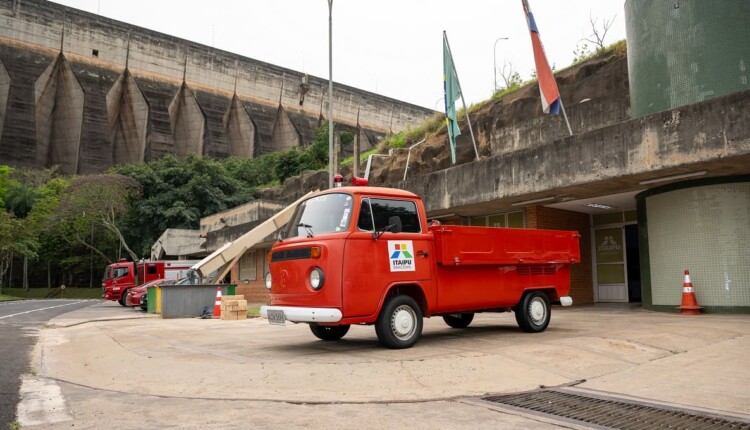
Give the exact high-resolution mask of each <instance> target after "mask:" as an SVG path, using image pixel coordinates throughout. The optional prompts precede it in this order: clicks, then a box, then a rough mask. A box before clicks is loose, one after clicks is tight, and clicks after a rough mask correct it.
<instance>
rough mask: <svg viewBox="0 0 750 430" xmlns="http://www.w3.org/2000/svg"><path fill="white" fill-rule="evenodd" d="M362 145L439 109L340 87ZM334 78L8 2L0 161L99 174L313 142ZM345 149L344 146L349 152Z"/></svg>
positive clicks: (67, 11)
mask: <svg viewBox="0 0 750 430" xmlns="http://www.w3.org/2000/svg"><path fill="white" fill-rule="evenodd" d="M333 107H334V113H333V119H334V122H335V124H336V131H337V132H340V131H342V130H347V131H350V132H353V133H355V135H356V138H357V139H358V141H359V142H360V147H361V148H362V150H366V149H368V148H369V147H372V146H374V145H375V144H376V143H377V140H378V139H379V138H380V137H382V136H383V135H385V134H387V133H390V132H397V131H400V130H402V129H403V128H405V127H406V126H408V125H414V124H418V123H420V122H422V121H423V120H425V119H427V118H431V117H432V116H433V115H434V114H435V112H433V111H432V110H430V109H425V108H422V107H419V106H415V105H411V104H408V103H404V102H401V101H398V100H395V99H391V98H387V97H383V96H380V95H377V94H374V93H370V92H367V91H363V90H358V89H356V88H352V87H348V86H345V85H339V84H334V101H333ZM327 112H328V81H327V80H325V79H321V78H316V77H314V76H309V77H308V76H306V75H304V74H303V73H300V72H296V71H293V70H289V69H285V68H282V67H279V66H275V65H272V64H268V63H264V62H261V61H257V60H253V59H250V58H245V57H241V56H239V55H236V54H232V53H229V52H225V51H221V50H218V49H214V48H210V47H207V46H204V45H200V44H197V43H194V42H190V41H187V40H183V39H178V38H175V37H171V36H168V35H164V34H161V33H157V32H154V31H150V30H147V29H144V28H140V27H136V26H132V25H128V24H125V23H122V22H118V21H114V20H111V19H107V18H103V17H101V16H98V15H94V14H90V13H87V12H83V11H79V10H76V9H72V8H68V7H64V6H61V5H58V4H55V3H50V2H47V1H43V0H12V1H9V0H3V1H0V163H2V164H10V165H14V166H18V167H36V168H40V167H51V166H59V169H60V172H62V173H66V174H86V173H95V172H100V171H103V170H105V169H107V168H108V167H110V166H113V165H116V164H126V163H138V162H144V161H150V160H154V159H158V158H160V157H162V156H164V155H166V154H173V155H175V156H177V157H179V158H184V157H186V156H187V155H188V154H196V155H199V156H211V157H216V158H225V157H229V156H239V157H254V156H258V155H261V154H264V153H268V152H273V151H280V150H287V149H291V148H295V147H300V146H305V145H307V144H309V143H310V142H311V140H312V137H313V131H314V129H315V128H316V127H317V126H318V125H319V123H320V122H321V121H323V120H325V121H327V120H328V118H327V117H326V115H327ZM345 150H346V149H345Z"/></svg>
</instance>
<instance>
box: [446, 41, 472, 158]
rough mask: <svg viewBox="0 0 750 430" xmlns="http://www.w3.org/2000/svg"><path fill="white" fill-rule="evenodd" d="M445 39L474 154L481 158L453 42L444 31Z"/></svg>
mask: <svg viewBox="0 0 750 430" xmlns="http://www.w3.org/2000/svg"><path fill="white" fill-rule="evenodd" d="M443 39H445V46H446V47H447V48H448V54H449V55H450V56H451V62H452V63H453V73H454V75H455V76H456V84H457V85H458V92H459V93H461V103H463V105H464V114H466V122H467V123H468V124H469V134H471V144H472V145H474V154H475V155H476V156H477V160H479V151H477V141H476V140H475V139H474V130H473V129H472V128H471V120H470V119H469V108H468V107H467V106H466V100H464V91H463V90H462V89H461V81H460V80H459V79H458V70H456V62H455V61H453V52H452V51H451V44H450V43H449V42H448V35H447V34H446V33H445V31H443Z"/></svg>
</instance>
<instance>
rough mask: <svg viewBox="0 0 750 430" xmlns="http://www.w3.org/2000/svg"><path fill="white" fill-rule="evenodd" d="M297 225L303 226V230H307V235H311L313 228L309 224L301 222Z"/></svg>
mask: <svg viewBox="0 0 750 430" xmlns="http://www.w3.org/2000/svg"><path fill="white" fill-rule="evenodd" d="M297 227H303V228H304V229H305V231H307V237H313V230H312V226H311V225H310V224H305V223H302V222H301V223H299V224H297Z"/></svg>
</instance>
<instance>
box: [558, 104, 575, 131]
mask: <svg viewBox="0 0 750 430" xmlns="http://www.w3.org/2000/svg"><path fill="white" fill-rule="evenodd" d="M560 108H561V109H562V113H563V118H565V124H567V125H568V132H569V133H570V135H571V136H572V135H573V129H572V128H570V121H568V114H566V113H565V105H564V104H563V101H562V95H561V96H560Z"/></svg>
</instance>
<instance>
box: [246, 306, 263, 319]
mask: <svg viewBox="0 0 750 430" xmlns="http://www.w3.org/2000/svg"><path fill="white" fill-rule="evenodd" d="M247 316H249V317H259V316H260V308H248V309H247Z"/></svg>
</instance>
